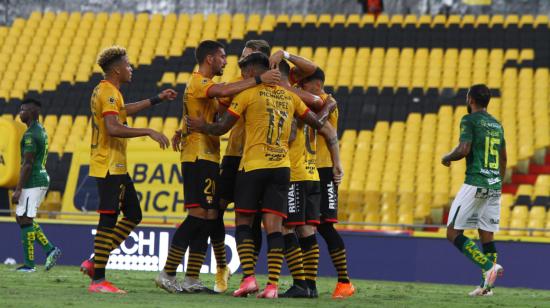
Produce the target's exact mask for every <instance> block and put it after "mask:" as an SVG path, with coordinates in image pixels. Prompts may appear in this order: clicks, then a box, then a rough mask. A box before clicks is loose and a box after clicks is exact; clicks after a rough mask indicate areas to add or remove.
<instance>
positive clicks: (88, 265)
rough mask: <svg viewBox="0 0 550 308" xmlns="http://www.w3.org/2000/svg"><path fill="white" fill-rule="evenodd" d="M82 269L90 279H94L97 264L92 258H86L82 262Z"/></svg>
mask: <svg viewBox="0 0 550 308" xmlns="http://www.w3.org/2000/svg"><path fill="white" fill-rule="evenodd" d="M80 271H81V272H82V273H83V274H84V275H88V276H89V277H90V279H94V272H95V264H94V261H93V260H92V259H86V260H84V262H82V264H80Z"/></svg>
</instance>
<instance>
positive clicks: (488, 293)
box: [468, 286, 493, 296]
mask: <svg viewBox="0 0 550 308" xmlns="http://www.w3.org/2000/svg"><path fill="white" fill-rule="evenodd" d="M468 295H470V296H493V290H491V289H485V288H483V287H480V286H478V287H477V288H476V289H475V290H473V291H472V292H470V293H468Z"/></svg>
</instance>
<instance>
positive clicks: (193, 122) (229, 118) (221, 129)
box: [185, 111, 239, 136]
mask: <svg viewBox="0 0 550 308" xmlns="http://www.w3.org/2000/svg"><path fill="white" fill-rule="evenodd" d="M238 119H239V117H238V116H236V115H233V114H231V113H230V112H228V111H226V112H225V113H224V114H223V115H222V116H221V118H220V119H219V120H218V121H216V122H214V123H207V122H206V121H205V120H204V118H203V117H198V118H194V117H189V116H186V117H185V121H186V122H187V127H188V128H189V130H190V131H195V132H199V133H203V134H206V135H213V136H221V135H223V134H225V133H227V132H228V131H229V130H230V129H231V127H233V125H235V123H236V122H237V120H238Z"/></svg>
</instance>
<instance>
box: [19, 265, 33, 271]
mask: <svg viewBox="0 0 550 308" xmlns="http://www.w3.org/2000/svg"><path fill="white" fill-rule="evenodd" d="M15 270H16V271H18V272H20V273H34V272H36V268H35V267H34V266H28V265H22V266H20V267H18V268H16V269H15Z"/></svg>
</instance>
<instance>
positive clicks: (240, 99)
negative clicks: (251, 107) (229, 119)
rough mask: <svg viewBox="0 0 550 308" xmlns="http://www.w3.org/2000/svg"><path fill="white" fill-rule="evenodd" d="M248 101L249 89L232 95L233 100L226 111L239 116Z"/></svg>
mask: <svg viewBox="0 0 550 308" xmlns="http://www.w3.org/2000/svg"><path fill="white" fill-rule="evenodd" d="M250 101H251V91H248V90H245V91H243V92H241V93H239V94H237V95H236V96H235V97H233V101H232V102H231V106H229V108H228V109H227V112H229V113H231V114H232V115H234V116H236V117H239V118H240V117H241V115H242V114H243V113H244V111H245V110H246V107H247V106H248V103H249V102H250Z"/></svg>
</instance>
